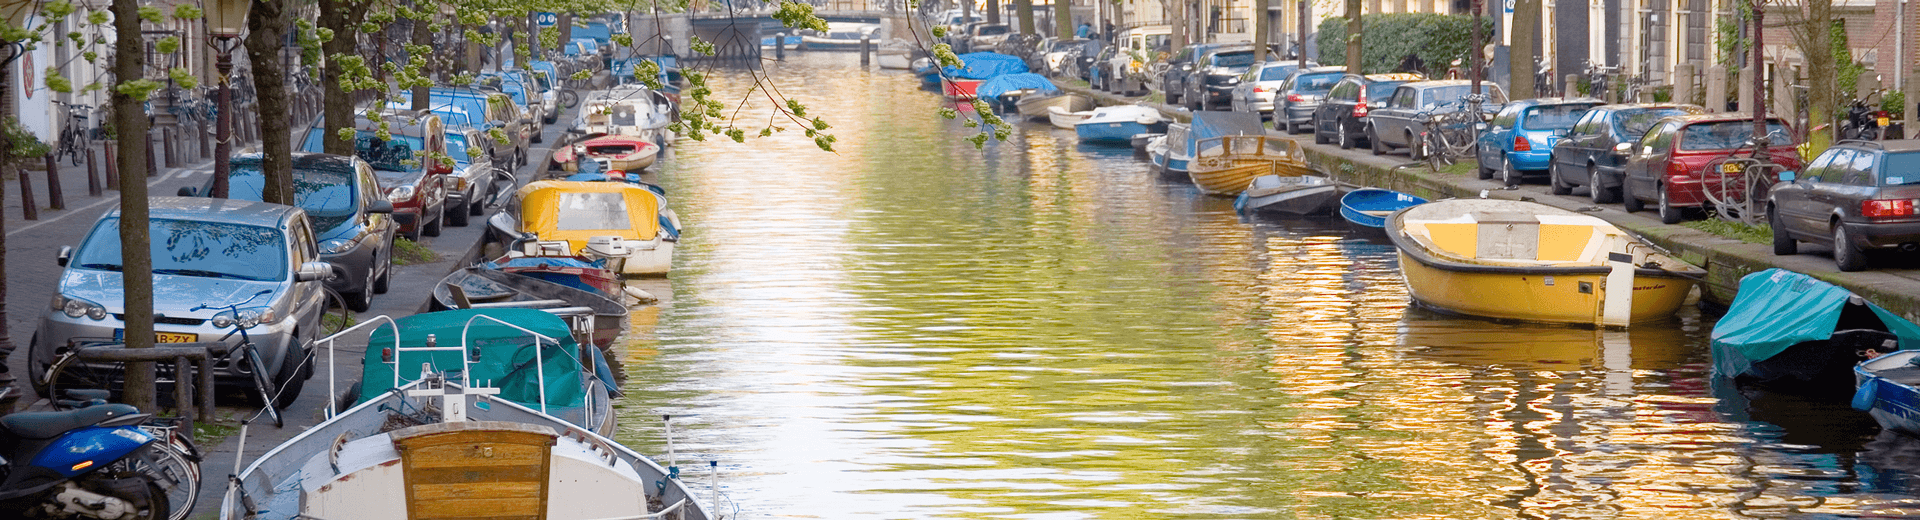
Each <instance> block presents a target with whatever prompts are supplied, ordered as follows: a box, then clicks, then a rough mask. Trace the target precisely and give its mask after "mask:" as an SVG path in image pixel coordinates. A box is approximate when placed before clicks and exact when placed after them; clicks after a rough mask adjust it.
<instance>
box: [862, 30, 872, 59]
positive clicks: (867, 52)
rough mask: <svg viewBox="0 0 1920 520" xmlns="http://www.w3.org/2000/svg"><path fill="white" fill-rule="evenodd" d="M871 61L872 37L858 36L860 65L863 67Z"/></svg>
mask: <svg viewBox="0 0 1920 520" xmlns="http://www.w3.org/2000/svg"><path fill="white" fill-rule="evenodd" d="M872 61H873V37H872V36H867V35H862V36H860V66H862V67H865V66H867V64H868V63H871V62H872Z"/></svg>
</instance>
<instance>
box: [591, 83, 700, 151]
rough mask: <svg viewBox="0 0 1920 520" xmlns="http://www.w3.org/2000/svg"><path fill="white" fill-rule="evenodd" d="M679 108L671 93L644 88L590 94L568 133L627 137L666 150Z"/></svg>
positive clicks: (621, 87) (628, 86)
mask: <svg viewBox="0 0 1920 520" xmlns="http://www.w3.org/2000/svg"><path fill="white" fill-rule="evenodd" d="M678 111H679V108H678V106H677V101H675V97H674V95H672V94H671V93H670V92H663V91H656V90H652V89H649V88H647V87H646V86H644V85H638V84H624V85H616V86H614V87H613V88H611V89H608V90H599V91H594V92H591V93H588V94H587V95H586V96H585V99H582V100H581V101H580V111H579V113H578V114H577V115H575V116H574V119H573V126H572V127H570V128H568V132H570V133H573V134H577V135H579V136H582V137H580V138H577V139H576V141H577V140H579V139H585V138H589V137H593V136H594V135H595V134H605V135H626V136H634V137H639V138H641V139H642V140H645V141H647V142H651V143H653V144H656V145H659V146H660V147H661V148H666V147H667V145H668V143H669V139H668V137H669V134H671V133H672V131H670V130H668V129H667V127H668V126H670V125H672V124H673V121H674V119H675V118H676V117H678V116H676V115H675V114H676V113H678Z"/></svg>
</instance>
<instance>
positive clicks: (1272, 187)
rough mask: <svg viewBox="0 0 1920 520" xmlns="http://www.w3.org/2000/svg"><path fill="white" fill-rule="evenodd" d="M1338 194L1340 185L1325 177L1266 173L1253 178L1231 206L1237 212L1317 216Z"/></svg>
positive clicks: (1330, 204) (1242, 213)
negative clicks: (1267, 174) (1269, 174)
mask: <svg viewBox="0 0 1920 520" xmlns="http://www.w3.org/2000/svg"><path fill="white" fill-rule="evenodd" d="M1339 197H1340V186H1339V185H1337V184H1334V183H1332V182H1331V181H1328V180H1326V179H1325V178H1321V177H1314V176H1307V175H1301V176H1287V177H1282V176H1277V175H1276V176H1266V177H1259V178H1256V179H1254V181H1253V182H1252V184H1251V186H1250V187H1249V188H1248V189H1247V190H1245V191H1242V192H1241V193H1240V197H1238V198H1237V199H1235V200H1234V202H1233V208H1234V210H1235V211H1236V212H1238V213H1240V214H1241V215H1248V214H1252V213H1279V214H1285V215H1318V214H1321V213H1326V212H1327V209H1328V208H1329V207H1332V204H1333V200H1334V199H1336V198H1339Z"/></svg>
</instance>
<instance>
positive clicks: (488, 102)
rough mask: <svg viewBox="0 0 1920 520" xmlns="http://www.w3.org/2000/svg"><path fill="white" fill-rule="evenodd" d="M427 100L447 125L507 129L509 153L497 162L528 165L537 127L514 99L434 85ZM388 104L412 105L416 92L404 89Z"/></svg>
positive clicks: (472, 89)
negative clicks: (509, 144) (397, 97)
mask: <svg viewBox="0 0 1920 520" xmlns="http://www.w3.org/2000/svg"><path fill="white" fill-rule="evenodd" d="M428 101H430V103H429V109H430V110H433V111H434V112H436V113H439V114H440V115H441V118H442V119H443V120H445V121H446V122H447V124H453V125H475V126H479V127H481V128H483V129H488V130H491V129H494V128H498V129H500V130H501V131H502V132H505V133H506V135H507V140H508V141H509V142H511V143H512V144H513V146H511V147H503V148H501V149H500V151H504V152H508V153H506V154H502V155H496V156H494V164H501V165H509V166H507V167H508V168H518V167H520V166H522V165H525V164H527V157H528V154H529V153H530V150H531V148H530V147H531V146H532V144H531V143H532V141H533V134H534V133H536V132H537V130H536V129H535V126H534V123H533V119H532V118H529V117H527V116H526V114H525V112H524V111H522V110H520V109H519V107H518V106H517V105H515V104H514V102H513V101H512V98H510V97H508V96H507V95H505V94H501V93H498V92H487V91H483V90H480V89H475V88H466V87H433V88H432V89H431V90H430V91H429V92H428ZM387 107H388V108H390V109H400V110H405V109H410V108H413V91H412V90H401V91H400V96H399V99H398V100H395V101H391V102H389V103H388V104H387ZM455 109H458V110H455Z"/></svg>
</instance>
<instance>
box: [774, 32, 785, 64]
mask: <svg viewBox="0 0 1920 520" xmlns="http://www.w3.org/2000/svg"><path fill="white" fill-rule="evenodd" d="M773 59H774V61H787V33H774V34H773Z"/></svg>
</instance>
